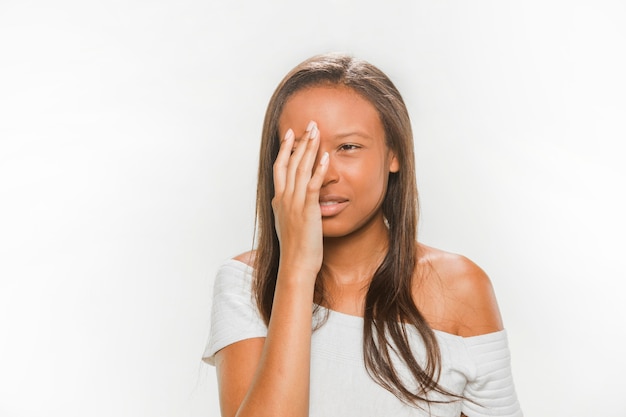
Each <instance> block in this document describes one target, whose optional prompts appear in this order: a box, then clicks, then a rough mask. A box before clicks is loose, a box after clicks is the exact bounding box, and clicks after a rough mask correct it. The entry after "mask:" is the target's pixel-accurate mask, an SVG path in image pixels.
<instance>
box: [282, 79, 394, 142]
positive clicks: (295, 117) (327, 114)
mask: <svg viewBox="0 0 626 417" xmlns="http://www.w3.org/2000/svg"><path fill="white" fill-rule="evenodd" d="M311 120H314V121H315V122H316V123H317V124H318V126H319V127H320V130H321V131H324V130H327V131H328V130H341V129H347V128H356V127H359V128H361V129H365V130H368V131H371V132H372V133H378V134H380V133H381V132H383V127H382V123H381V121H380V115H379V113H378V111H377V110H376V108H375V107H374V105H373V104H372V103H370V101H368V100H367V99H365V98H364V97H363V96H362V95H360V94H359V93H357V92H356V91H354V90H353V89H351V88H349V87H345V86H327V85H324V86H315V87H308V88H305V89H302V90H299V91H297V92H295V93H294V94H293V95H291V96H290V97H289V98H288V99H287V102H286V103H285V105H284V107H283V110H282V112H281V115H280V118H279V128H280V130H281V131H286V130H287V129H289V128H292V129H294V130H295V131H296V132H298V131H300V130H304V128H305V127H306V125H307V124H308V122H309V121H311Z"/></svg>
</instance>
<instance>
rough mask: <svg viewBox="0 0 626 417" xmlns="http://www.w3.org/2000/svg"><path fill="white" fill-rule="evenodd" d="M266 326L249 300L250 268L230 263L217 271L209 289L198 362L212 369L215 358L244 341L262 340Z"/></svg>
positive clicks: (235, 261)
mask: <svg viewBox="0 0 626 417" xmlns="http://www.w3.org/2000/svg"><path fill="white" fill-rule="evenodd" d="M266 335H267V326H266V325H265V323H264V321H263V319H262V318H261V316H260V314H259V312H258V309H257V307H256V303H255V301H254V298H253V296H252V268H251V267H249V266H248V265H246V264H245V263H243V262H239V261H237V260H234V259H231V260H228V261H226V262H225V263H224V264H223V265H222V266H221V267H220V268H219V269H218V271H217V274H216V277H215V283H214V285H213V304H212V307H211V327H210V331H209V341H208V343H207V346H206V349H205V351H204V354H203V355H202V360H204V361H205V362H207V363H209V364H211V365H215V362H214V361H215V354H216V353H217V352H218V351H219V350H220V349H222V348H224V347H226V346H228V345H230V344H233V343H235V342H239V341H241V340H245V339H251V338H254V337H266Z"/></svg>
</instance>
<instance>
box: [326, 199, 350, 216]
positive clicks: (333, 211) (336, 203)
mask: <svg viewBox="0 0 626 417" xmlns="http://www.w3.org/2000/svg"><path fill="white" fill-rule="evenodd" d="M347 205H348V199H346V198H343V197H338V196H324V197H320V210H321V212H322V217H330V216H334V215H337V214H339V213H340V212H341V211H343V209H344V208H346V206H347Z"/></svg>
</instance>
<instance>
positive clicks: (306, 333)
mask: <svg viewBox="0 0 626 417" xmlns="http://www.w3.org/2000/svg"><path fill="white" fill-rule="evenodd" d="M293 146H294V134H293V131H291V129H290V130H288V131H287V133H286V135H285V140H284V141H283V142H282V144H281V148H280V151H279V153H278V156H277V158H276V163H275V164H274V185H275V189H276V195H275V197H274V200H273V201H272V206H273V208H274V214H275V218H276V231H277V234H278V238H279V241H280V249H281V254H280V265H279V269H278V277H277V283H276V292H275V296H274V303H273V308H272V315H271V318H270V322H269V325H268V333H267V337H266V338H265V339H263V338H257V339H249V340H244V341H241V342H238V343H234V344H232V345H230V346H227V347H226V348H224V349H222V350H221V351H220V352H218V353H217V354H216V367H217V376H218V384H219V388H220V406H221V410H222V416H224V417H232V416H237V417H245V416H252V415H253V416H276V417H280V416H296V417H297V416H308V412H309V366H310V349H311V325H312V302H313V291H314V286H315V280H316V278H317V273H318V271H319V269H320V268H321V263H322V225H321V213H320V209H319V190H320V187H321V185H322V182H323V179H324V175H325V173H326V170H327V166H328V158H322V159H321V161H320V163H319V165H318V166H317V167H315V169H313V166H314V164H315V160H316V156H317V150H318V147H319V133H318V131H317V128H316V127H315V126H311V129H307V131H306V132H305V135H304V137H303V138H302V139H301V140H300V141H299V143H298V145H297V146H296V149H295V151H294V152H293V154H292V149H293Z"/></svg>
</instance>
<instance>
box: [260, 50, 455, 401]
mask: <svg viewBox="0 0 626 417" xmlns="http://www.w3.org/2000/svg"><path fill="white" fill-rule="evenodd" d="M317 85H337V86H345V87H348V88H351V89H352V90H354V91H355V92H357V93H358V94H360V95H361V96H362V97H364V98H365V99H367V100H368V101H369V102H370V103H371V104H372V105H374V107H375V108H376V109H377V111H378V113H379V115H380V118H381V121H382V124H383V128H384V130H385V141H386V145H387V147H388V148H389V149H390V150H391V151H393V153H394V154H395V156H396V157H397V158H398V162H399V165H400V170H399V171H398V172H397V173H390V175H389V180H388V186H387V193H386V195H385V198H384V200H383V203H382V211H383V215H384V217H385V219H386V222H387V224H388V229H389V236H391V237H393V238H392V239H390V240H389V248H388V251H387V253H386V256H385V258H384V259H383V261H382V263H381V265H380V266H379V267H378V269H377V270H376V272H375V273H374V276H373V277H372V279H371V282H370V285H369V289H368V291H367V295H366V298H365V311H364V328H363V352H364V361H365V367H366V369H367V371H368V373H369V375H370V376H371V378H372V379H373V380H374V381H376V382H377V383H378V384H379V385H381V386H382V387H384V388H385V389H387V390H388V391H390V392H392V393H393V394H394V395H396V397H398V398H399V399H400V400H402V401H404V402H405V403H407V404H411V405H414V406H423V405H424V402H426V403H430V402H435V401H434V400H432V399H429V398H427V396H426V395H427V394H428V392H430V391H435V392H438V393H440V394H444V395H449V396H452V397H456V398H459V397H458V396H456V395H454V394H451V393H449V392H448V391H447V390H445V389H444V388H443V387H440V386H439V385H438V383H437V381H438V379H439V374H440V368H441V356H440V352H439V346H438V344H437V339H436V337H435V334H434V332H433V330H432V329H431V328H430V326H429V325H428V323H427V322H426V320H425V319H424V317H423V316H422V314H421V313H420V312H419V310H418V309H417V307H416V306H415V303H414V300H413V298H412V287H413V276H414V272H415V268H416V265H417V236H416V235H417V219H418V196H417V186H416V181H415V159H414V152H413V133H412V130H411V123H410V119H409V115H408V112H407V109H406V106H405V104H404V101H403V99H402V97H401V95H400V93H399V91H398V90H397V89H396V87H395V86H394V84H393V83H392V82H391V80H390V79H389V78H388V77H387V76H386V75H385V74H384V73H383V72H382V71H380V70H379V69H378V68H376V67H375V66H373V65H371V64H369V63H367V62H365V61H361V60H356V59H354V58H352V57H350V56H346V55H340V54H326V55H318V56H315V57H312V58H309V59H308V60H306V61H304V62H303V63H301V64H300V65H298V66H297V67H295V68H294V69H293V70H291V71H290V72H289V73H288V74H287V75H286V76H285V78H283V80H282V81H281V82H280V84H279V85H278V87H277V88H276V90H275V91H274V94H273V95H272V97H271V99H270V102H269V104H268V107H267V111H266V113H265V121H264V124H263V134H262V140H261V152H260V160H259V174H258V175H259V178H258V187H257V201H256V216H257V233H258V234H257V253H256V257H255V262H254V267H255V268H254V269H255V278H254V293H255V297H256V301H257V305H258V308H259V311H260V313H261V315H262V317H263V318H264V320H265V322H266V323H268V324H269V319H270V315H271V311H272V303H273V299H274V291H275V288H276V278H277V273H278V264H279V243H278V237H277V235H276V229H275V223H274V214H273V211H272V206H271V201H272V198H273V197H274V181H273V174H272V166H273V164H274V160H275V159H276V156H277V154H278V148H279V145H280V139H279V134H278V120H279V118H280V115H281V113H282V110H283V107H284V105H285V103H286V102H287V100H288V99H289V98H290V97H291V96H292V95H293V94H294V93H295V92H297V91H299V90H302V89H304V88H307V87H312V86H317ZM315 294H316V299H315V302H316V304H318V305H322V303H323V301H324V290H323V288H322V280H321V279H318V280H317V282H316V291H315ZM407 325H409V326H413V327H414V328H415V329H417V331H418V332H419V334H420V335H421V337H422V339H423V342H424V345H425V348H426V355H425V361H424V364H420V363H419V361H418V360H416V358H415V356H414V354H413V353H412V351H411V347H410V344H409V340H408V334H407V329H406V327H407ZM396 355H397V356H398V357H399V359H400V360H401V361H402V362H404V364H405V365H406V366H407V368H408V369H409V370H410V372H411V375H412V379H413V381H412V383H411V386H412V387H413V388H410V387H409V386H407V382H406V381H404V380H403V379H402V378H401V377H400V375H399V373H398V372H397V369H396V367H395V366H394V363H393V362H394V361H393V358H394V356H396ZM415 387H416V388H415ZM436 402H441V401H436ZM444 402H447V401H444Z"/></svg>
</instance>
